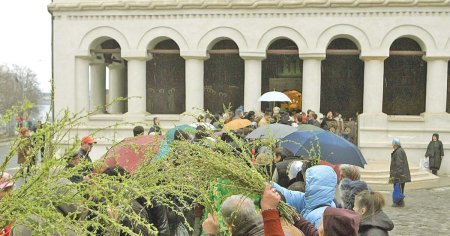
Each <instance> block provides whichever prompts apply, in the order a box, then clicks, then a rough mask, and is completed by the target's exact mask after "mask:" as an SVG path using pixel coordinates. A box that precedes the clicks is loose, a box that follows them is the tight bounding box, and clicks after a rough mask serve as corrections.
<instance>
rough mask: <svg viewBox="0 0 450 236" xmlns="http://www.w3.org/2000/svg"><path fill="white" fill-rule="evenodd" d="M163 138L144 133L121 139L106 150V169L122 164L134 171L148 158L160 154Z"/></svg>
mask: <svg viewBox="0 0 450 236" xmlns="http://www.w3.org/2000/svg"><path fill="white" fill-rule="evenodd" d="M162 139H163V137H160V136H154V135H153V136H149V135H142V136H137V137H131V138H126V139H124V140H122V141H120V142H119V143H117V144H116V145H114V146H112V147H111V148H110V149H109V150H108V152H106V154H105V157H104V162H105V163H106V166H105V167H104V169H106V168H107V167H116V166H120V167H122V168H124V169H125V170H126V171H127V172H129V173H131V172H133V171H134V170H136V169H137V167H138V166H139V165H140V164H141V163H142V162H144V161H145V160H146V159H151V158H153V157H154V156H155V155H156V154H158V152H159V147H160V144H161V140H162Z"/></svg>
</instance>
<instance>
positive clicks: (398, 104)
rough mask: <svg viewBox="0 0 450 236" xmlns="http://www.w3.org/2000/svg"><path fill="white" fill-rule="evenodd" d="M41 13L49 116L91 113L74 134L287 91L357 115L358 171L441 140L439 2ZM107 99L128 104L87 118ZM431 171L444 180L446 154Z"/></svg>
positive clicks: (71, 7) (445, 55)
mask: <svg viewBox="0 0 450 236" xmlns="http://www.w3.org/2000/svg"><path fill="white" fill-rule="evenodd" d="M48 8H49V11H50V12H51V14H52V16H53V59H54V64H53V74H54V81H55V109H56V111H57V112H58V111H62V110H64V109H66V108H68V109H70V110H71V111H77V112H87V111H95V113H96V114H95V115H93V116H91V117H89V118H88V119H86V121H85V123H84V126H82V127H81V128H80V133H88V132H89V131H92V130H94V129H96V128H98V127H103V126H105V125H111V127H112V128H110V129H107V130H105V131H103V134H104V135H102V136H105V137H114V138H121V137H126V136H130V134H131V129H130V127H128V126H126V125H121V126H114V124H115V123H116V122H122V121H131V122H143V123H147V124H150V123H151V120H152V118H153V117H154V116H158V117H160V119H161V120H162V123H163V125H164V126H166V127H169V126H173V125H174V124H177V123H185V122H188V121H189V120H190V119H191V118H190V117H189V116H184V115H182V114H194V113H196V112H197V108H207V109H208V110H210V111H212V112H219V110H220V109H221V108H222V105H223V104H224V105H228V104H230V103H231V105H232V106H233V107H235V108H236V107H238V106H239V105H243V106H244V109H245V110H247V111H249V110H257V111H260V110H261V109H263V110H264V109H265V108H266V107H265V106H266V104H261V103H259V102H257V99H258V98H259V96H260V95H261V94H262V93H264V92H267V91H270V90H273V89H276V90H279V91H281V90H287V89H294V90H297V91H299V92H300V93H301V108H302V110H307V109H311V110H313V111H316V112H321V113H326V112H327V111H329V110H332V111H337V112H340V111H342V113H343V114H345V116H346V117H358V126H359V128H358V132H359V133H358V138H359V140H358V144H359V147H360V148H361V150H362V152H363V154H364V156H365V157H366V159H367V160H368V161H369V163H370V161H380V160H386V161H388V160H389V159H390V153H391V150H392V147H391V140H392V139H393V138H394V137H399V138H400V139H401V141H402V143H403V146H404V148H405V149H406V151H407V154H408V156H409V158H410V165H418V163H419V159H420V158H421V157H423V156H424V153H425V149H426V146H427V144H428V142H429V140H431V135H432V134H433V133H435V132H438V133H440V135H441V139H442V141H443V143H444V145H445V144H446V143H449V145H450V115H449V114H448V112H450V106H449V105H450V104H449V103H450V102H449V96H448V94H449V91H450V90H449V88H448V80H449V67H450V64H449V59H450V27H449V26H450V1H449V0H435V1H429V0H402V1H399V0H346V1H335V0H289V1H287V0H286V1H282V0H273V1H262V0H224V1H212V0H195V1H184V0H171V1H154V0H140V1H123V0H122V1H119V0H102V1H87V0H54V1H53V2H52V3H51V4H50V5H49V6H48ZM118 97H129V99H128V100H127V101H118V102H114V103H113V104H112V105H111V106H109V107H108V108H106V109H104V108H101V109H96V108H97V107H99V106H100V107H102V106H104V105H105V104H108V103H110V102H112V101H114V99H115V98H118ZM101 144H102V145H105V146H107V145H108V144H109V141H108V140H106V139H105V140H103V141H101ZM445 146H446V147H448V146H447V145H445ZM447 150H448V149H447ZM442 169H443V171H444V172H450V162H448V161H446V159H445V158H444V161H443V167H442Z"/></svg>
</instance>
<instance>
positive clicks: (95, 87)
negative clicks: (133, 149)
mask: <svg viewBox="0 0 450 236" xmlns="http://www.w3.org/2000/svg"><path fill="white" fill-rule="evenodd" d="M91 54H92V55H93V58H92V62H91V65H90V77H89V80H90V82H89V84H90V86H89V90H90V92H89V94H90V109H91V111H94V110H95V111H96V112H97V113H105V112H107V113H111V114H123V113H125V112H126V110H127V102H126V101H123V100H120V101H119V100H116V99H117V98H119V97H127V86H126V85H127V73H126V61H125V60H123V59H122V58H121V48H120V45H119V43H117V41H116V40H114V39H105V40H104V41H103V42H101V43H98V44H97V46H96V47H95V48H92V49H91ZM105 105H109V106H108V107H105Z"/></svg>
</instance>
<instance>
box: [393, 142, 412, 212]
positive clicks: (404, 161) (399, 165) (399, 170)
mask: <svg viewBox="0 0 450 236" xmlns="http://www.w3.org/2000/svg"><path fill="white" fill-rule="evenodd" d="M392 147H393V148H394V151H393V152H392V153H391V167H390V175H389V181H390V183H392V184H394V188H395V184H397V183H398V184H400V191H401V193H402V194H403V193H404V192H405V183H407V182H411V174H410V172H409V165H408V158H407V157H406V153H405V150H403V148H402V146H401V144H400V139H398V138H394V140H392ZM392 206H393V207H404V206H405V202H404V201H403V199H402V200H400V201H399V202H397V203H394V204H393V205H392Z"/></svg>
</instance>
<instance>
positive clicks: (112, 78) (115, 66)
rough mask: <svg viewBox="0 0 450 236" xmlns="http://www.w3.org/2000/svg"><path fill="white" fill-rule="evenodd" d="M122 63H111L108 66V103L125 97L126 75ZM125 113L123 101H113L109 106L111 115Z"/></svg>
mask: <svg viewBox="0 0 450 236" xmlns="http://www.w3.org/2000/svg"><path fill="white" fill-rule="evenodd" d="M125 72H126V71H125V65H124V64H123V63H116V62H113V63H111V64H110V65H109V98H110V102H112V101H114V99H117V98H119V97H124V98H125V97H126V96H127V91H126V88H127V87H126V73H125ZM124 112H125V101H115V102H114V103H112V104H111V108H110V113H111V114H122V113H124Z"/></svg>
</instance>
